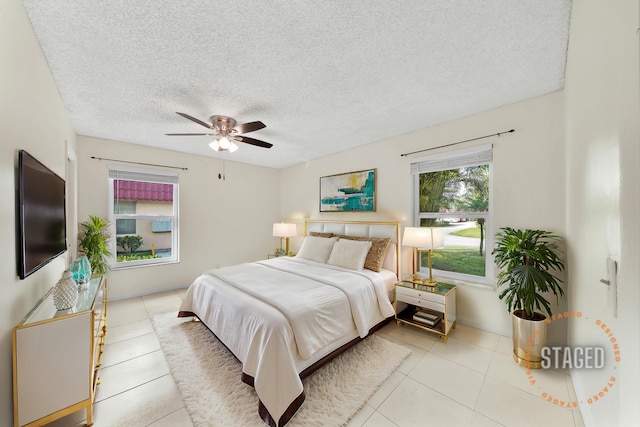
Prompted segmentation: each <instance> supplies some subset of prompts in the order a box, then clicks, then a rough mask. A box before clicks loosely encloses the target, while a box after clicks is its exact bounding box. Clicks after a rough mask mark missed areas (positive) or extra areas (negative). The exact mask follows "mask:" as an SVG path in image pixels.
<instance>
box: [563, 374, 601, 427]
mask: <svg viewBox="0 0 640 427" xmlns="http://www.w3.org/2000/svg"><path fill="white" fill-rule="evenodd" d="M569 376H570V377H571V382H572V383H573V392H574V393H575V394H576V400H577V401H578V402H586V401H587V399H588V398H589V397H591V396H587V395H586V394H585V392H584V384H583V383H582V376H581V375H580V371H579V370H577V369H571V370H570V371H569ZM578 409H580V415H582V422H583V423H584V425H585V427H590V426H594V427H595V425H596V424H595V422H594V421H593V416H592V415H591V407H590V406H589V405H579V406H578Z"/></svg>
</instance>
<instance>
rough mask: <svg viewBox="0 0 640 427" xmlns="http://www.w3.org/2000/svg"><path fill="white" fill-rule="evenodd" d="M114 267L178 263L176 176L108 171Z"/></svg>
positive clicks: (157, 173) (123, 170) (128, 170)
mask: <svg viewBox="0 0 640 427" xmlns="http://www.w3.org/2000/svg"><path fill="white" fill-rule="evenodd" d="M109 203H110V207H109V211H110V212H111V215H112V217H111V221H110V222H111V227H112V230H111V233H112V235H113V236H114V237H115V238H114V239H113V243H112V245H113V246H112V253H114V254H115V255H116V256H115V264H114V265H113V267H114V268H120V267H135V266H141V265H153V264H163V263H167V262H174V261H178V175H177V174H172V173H162V172H156V171H141V170H131V169H120V168H115V167H111V168H109Z"/></svg>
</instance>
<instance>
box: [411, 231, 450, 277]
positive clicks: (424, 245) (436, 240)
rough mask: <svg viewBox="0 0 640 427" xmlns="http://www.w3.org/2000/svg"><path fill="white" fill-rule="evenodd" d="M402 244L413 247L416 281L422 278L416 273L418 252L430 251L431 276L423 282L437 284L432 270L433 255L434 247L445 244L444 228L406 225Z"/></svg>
mask: <svg viewBox="0 0 640 427" xmlns="http://www.w3.org/2000/svg"><path fill="white" fill-rule="evenodd" d="M402 246H410V247H412V248H413V280H414V281H419V280H420V277H419V276H418V275H417V274H416V273H417V272H416V268H417V266H418V262H417V256H418V252H422V251H427V252H428V253H429V278H428V279H425V280H424V282H423V284H425V285H427V286H435V285H436V284H437V282H436V281H434V280H433V274H432V272H431V255H432V251H433V250H434V249H436V248H439V247H442V246H444V236H443V234H442V230H440V229H439V228H436V227H405V228H404V235H403V237H402Z"/></svg>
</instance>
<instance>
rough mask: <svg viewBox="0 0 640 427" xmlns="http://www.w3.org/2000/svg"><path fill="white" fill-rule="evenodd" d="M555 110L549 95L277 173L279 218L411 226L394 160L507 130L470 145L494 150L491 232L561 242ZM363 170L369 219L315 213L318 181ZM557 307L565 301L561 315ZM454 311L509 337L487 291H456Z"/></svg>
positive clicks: (557, 98) (559, 113)
mask: <svg viewBox="0 0 640 427" xmlns="http://www.w3.org/2000/svg"><path fill="white" fill-rule="evenodd" d="M563 108H564V107H563V96H562V93H561V92H557V93H553V94H550V95H546V96H542V97H539V98H535V99H532V100H528V101H525V102H521V103H518V104H514V105H510V106H506V107H503V108H498V109H495V110H492V111H488V112H485V113H481V114H478V115H474V116H471V117H467V118H464V119H460V120H455V121H451V122H448V123H445V124H442V125H440V126H435V127H432V128H427V129H423V130H420V131H417V132H413V133H410V134H406V135H401V136H398V137H395V138H390V139H387V140H384V141H380V142H377V143H373V144H369V145H366V146H364V147H360V148H357V149H353V150H350V151H346V152H343V153H340V154H337V155H334V156H329V157H326V158H323V159H319V160H315V161H311V162H307V163H305V164H301V165H297V166H294V167H290V168H287V169H284V170H283V171H282V181H281V184H280V186H281V194H282V216H283V218H284V219H287V220H293V221H297V222H300V223H301V222H302V218H304V217H313V218H323V219H324V218H332V219H357V220H387V221H401V223H402V225H403V226H407V225H411V221H412V209H413V196H412V178H411V175H410V174H409V164H410V163H411V157H401V154H402V153H406V152H412V151H416V150H421V149H424V148H429V147H435V146H439V145H443V144H449V143H452V142H456V141H461V140H466V139H470V138H475V137H478V136H483V135H490V134H495V133H497V132H501V131H506V130H509V129H512V128H513V129H515V132H514V133H511V134H507V135H503V136H501V137H493V138H490V139H485V140H482V141H478V142H476V143H475V144H487V143H493V144H494V161H493V173H494V185H493V193H492V198H493V212H494V218H493V228H494V232H495V230H496V229H497V228H499V227H504V226H511V227H521V228H543V229H547V230H550V231H554V232H556V233H558V234H560V235H562V236H564V235H565V234H566V231H565V225H564V224H565V190H564V179H565V178H564V164H565V157H564V143H563V136H564V135H563V133H564V128H563V114H564V113H563ZM469 145H473V144H467V146H469ZM464 146H465V145H461V146H458V147H464ZM440 151H442V150H440ZM369 168H377V172H378V174H377V210H376V212H375V213H322V214H321V213H319V178H320V177H321V176H326V175H332V174H336V173H341V172H349V171H355V170H362V169H369ZM300 241H301V238H300V237H298V238H297V239H294V240H293V241H292V249H294V250H295V249H297V247H298V246H299V244H300ZM410 269H411V253H410V252H408V251H405V252H404V253H403V270H402V271H403V274H408V272H409V271H410ZM565 306H566V300H564V301H562V303H561V308H562V307H565ZM457 311H458V321H459V322H461V323H464V324H467V325H472V326H476V327H479V328H482V329H486V330H489V331H493V332H498V333H501V334H503V335H511V323H510V317H509V315H508V313H507V310H506V306H505V305H504V304H503V303H502V302H501V301H500V300H499V299H498V297H497V293H496V291H495V290H494V289H487V288H481V287H473V286H468V285H461V286H459V287H458V297H457ZM555 329H557V330H554V328H552V329H551V330H550V341H553V342H564V341H565V331H564V329H563V328H555Z"/></svg>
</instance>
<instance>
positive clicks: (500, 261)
mask: <svg viewBox="0 0 640 427" xmlns="http://www.w3.org/2000/svg"><path fill="white" fill-rule="evenodd" d="M560 240H561V239H560V237H559V236H558V235H556V234H554V233H552V232H549V231H543V230H528V229H527V230H519V229H513V228H510V227H504V228H501V229H500V231H499V232H498V233H497V234H496V242H495V249H494V250H493V252H492V254H493V255H495V263H496V265H497V266H498V268H499V269H501V270H502V271H500V273H498V287H503V286H504V289H502V291H501V292H500V294H499V298H500V299H501V300H504V301H505V302H506V303H507V309H508V310H509V311H510V312H511V319H512V328H513V358H514V360H515V361H516V362H517V363H518V364H520V365H522V366H526V367H527V368H540V366H541V362H542V357H541V353H542V347H544V345H545V344H546V338H547V322H546V316H545V315H544V314H543V313H540V311H541V310H542V309H544V311H545V312H546V313H547V314H548V315H549V316H550V317H551V316H552V312H551V305H550V304H549V301H548V300H547V299H546V298H545V294H547V295H549V294H551V293H552V294H553V295H555V296H556V301H558V300H559V299H560V298H561V297H562V296H564V291H563V290H562V287H561V283H562V280H561V279H559V278H558V277H557V276H554V275H553V274H552V271H562V270H563V269H564V262H563V261H562V259H560V256H559V247H558V243H559V242H560ZM536 310H537V311H536Z"/></svg>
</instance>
